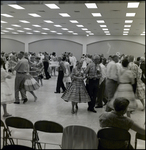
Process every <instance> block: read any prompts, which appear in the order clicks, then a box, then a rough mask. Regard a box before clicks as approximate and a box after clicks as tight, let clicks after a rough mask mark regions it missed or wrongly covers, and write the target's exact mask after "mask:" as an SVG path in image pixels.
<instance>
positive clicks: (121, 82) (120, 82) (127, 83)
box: [119, 82, 131, 84]
mask: <svg viewBox="0 0 146 150" xmlns="http://www.w3.org/2000/svg"><path fill="white" fill-rule="evenodd" d="M119 84H131V83H130V82H123V83H122V82H119Z"/></svg>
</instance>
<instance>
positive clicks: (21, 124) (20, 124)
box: [5, 116, 35, 149]
mask: <svg viewBox="0 0 146 150" xmlns="http://www.w3.org/2000/svg"><path fill="white" fill-rule="evenodd" d="M16 122H17V124H16ZM5 124H6V127H7V131H8V135H7V136H6V139H12V140H13V139H16V141H17V145H18V139H17V138H11V131H10V129H9V127H13V128H16V129H24V130H25V129H32V140H31V142H32V148H34V149H35V144H34V143H35V142H34V125H33V123H32V122H31V121H30V120H28V119H26V118H21V117H13V116H12V117H9V118H6V120H5ZM20 140H24V139H20ZM11 144H12V145H15V143H14V141H13V143H11Z"/></svg>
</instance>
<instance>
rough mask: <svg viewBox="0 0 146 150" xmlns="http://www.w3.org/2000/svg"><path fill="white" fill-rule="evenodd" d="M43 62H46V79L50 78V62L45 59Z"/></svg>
mask: <svg viewBox="0 0 146 150" xmlns="http://www.w3.org/2000/svg"><path fill="white" fill-rule="evenodd" d="M43 64H44V72H45V76H46V79H49V78H50V74H49V72H48V67H49V62H47V61H44V62H43Z"/></svg>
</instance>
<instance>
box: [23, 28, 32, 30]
mask: <svg viewBox="0 0 146 150" xmlns="http://www.w3.org/2000/svg"><path fill="white" fill-rule="evenodd" d="M24 29H25V30H32V29H30V28H24Z"/></svg>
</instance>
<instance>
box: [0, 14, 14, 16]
mask: <svg viewBox="0 0 146 150" xmlns="http://www.w3.org/2000/svg"><path fill="white" fill-rule="evenodd" d="M1 16H4V17H13V16H11V15H9V14H1Z"/></svg>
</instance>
